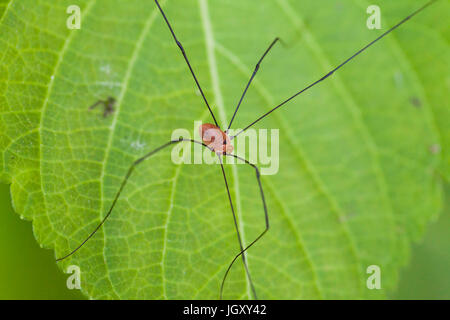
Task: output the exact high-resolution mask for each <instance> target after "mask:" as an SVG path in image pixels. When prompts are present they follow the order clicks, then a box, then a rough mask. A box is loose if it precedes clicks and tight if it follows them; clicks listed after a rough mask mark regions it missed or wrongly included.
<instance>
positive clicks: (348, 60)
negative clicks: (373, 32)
mask: <svg viewBox="0 0 450 320" xmlns="http://www.w3.org/2000/svg"><path fill="white" fill-rule="evenodd" d="M436 1H437V0H431V1H429V2H427V3H426V4H425V5H424V6H422V7H421V8H420V9H417V10H416V11H414V12H413V13H412V14H410V15H409V16H407V17H406V18H404V19H403V20H402V21H400V22H399V23H397V24H396V25H395V26H393V27H392V28H390V29H389V30H387V31H386V32H384V33H383V34H382V35H380V36H379V37H377V38H376V39H375V40H373V41H371V42H370V43H369V44H367V45H366V46H365V47H363V48H362V49H360V50H358V51H357V52H356V53H354V54H353V55H352V56H351V57H350V58H348V59H346V60H345V61H344V62H342V63H341V64H340V65H338V66H337V67H336V68H334V69H333V70H331V71H330V72H328V73H327V74H326V75H324V76H323V77H322V78H320V79H319V80H316V81H314V82H313V83H311V84H310V85H309V86H307V87H305V88H304V89H302V90H300V91H299V92H297V93H296V94H294V95H293V96H291V97H290V98H288V99H286V100H284V101H283V102H282V103H280V104H279V105H277V106H276V107H275V108H272V109H271V110H269V111H268V112H266V113H264V114H263V115H262V116H260V117H259V118H257V119H256V120H255V121H253V122H252V123H250V124H249V125H248V126H246V127H245V128H244V129H242V130H241V131H239V132H238V133H237V134H235V135H234V136H232V137H230V139H231V140H232V139H234V138H236V137H237V136H238V135H240V134H241V133H242V132H244V131H245V130H247V129H248V128H250V127H251V126H253V125H254V124H255V123H257V122H258V121H261V120H262V119H264V118H265V117H267V116H268V115H269V114H271V113H272V112H273V111H275V110H277V109H278V108H280V107H282V106H283V105H284V104H286V103H287V102H289V101H291V100H292V99H294V98H295V97H297V96H298V95H300V94H301V93H303V92H305V91H306V90H308V89H310V88H312V87H314V86H315V85H316V84H318V83H320V82H322V81H323V80H325V79H327V78H328V77H329V76H331V75H332V74H333V73H335V72H336V71H337V70H339V69H340V68H342V67H343V66H344V65H346V64H347V63H348V62H350V61H351V60H353V58H355V57H356V56H358V55H359V54H360V53H362V52H364V51H365V50H366V49H368V48H369V47H370V46H372V45H373V44H375V43H376V42H378V41H379V40H381V39H382V38H384V37H385V36H386V35H388V34H389V33H391V32H392V31H394V30H395V29H397V28H398V27H400V26H401V25H402V24H403V23H405V22H406V21H408V20H409V19H411V18H412V17H414V16H415V15H416V14H418V13H419V12H421V11H422V10H424V9H425V8H427V7H428V6H430V5H431V4H433V3H434V2H436Z"/></svg>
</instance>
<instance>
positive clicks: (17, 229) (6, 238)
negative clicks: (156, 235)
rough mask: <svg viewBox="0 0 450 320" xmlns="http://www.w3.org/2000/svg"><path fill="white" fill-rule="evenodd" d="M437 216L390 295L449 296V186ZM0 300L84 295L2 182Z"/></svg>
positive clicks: (394, 296)
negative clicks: (69, 284)
mask: <svg viewBox="0 0 450 320" xmlns="http://www.w3.org/2000/svg"><path fill="white" fill-rule="evenodd" d="M445 199H446V201H445V206H444V209H443V212H442V213H441V215H440V216H439V219H438V220H437V221H434V222H433V223H432V224H430V226H429V227H428V229H427V232H426V235H425V237H424V239H423V241H422V242H421V243H420V244H415V245H413V248H412V256H411V261H410V264H409V265H408V266H407V267H405V268H403V270H402V271H401V273H400V283H399V285H398V291H397V292H396V293H393V294H392V296H391V297H390V298H392V299H450V273H449V270H450V237H449V233H448V232H449V230H450V203H449V202H450V201H449V199H450V188H449V187H448V186H447V188H446V190H445ZM0 210H1V213H0V228H1V230H0V248H1V250H0V261H1V264H0V299H83V298H84V297H83V295H82V294H81V293H80V292H79V291H78V290H69V289H67V288H66V279H67V276H66V275H65V274H63V273H62V272H61V271H59V270H58V268H57V266H56V263H55V258H54V255H53V252H52V251H50V250H45V249H41V248H40V247H39V245H38V244H37V242H36V240H35V239H34V236H33V232H32V228H31V223H30V222H28V221H24V220H21V219H20V218H19V216H18V215H17V214H16V213H14V211H13V209H12V207H11V201H10V196H9V186H7V185H6V184H0Z"/></svg>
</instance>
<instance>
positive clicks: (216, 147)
mask: <svg viewBox="0 0 450 320" xmlns="http://www.w3.org/2000/svg"><path fill="white" fill-rule="evenodd" d="M198 131H199V133H200V137H202V141H203V142H204V143H205V144H206V145H207V146H208V148H210V149H211V150H212V151H214V152H215V153H217V154H218V155H221V154H226V153H231V152H233V149H234V148H233V146H232V145H231V139H230V137H229V136H228V134H226V133H225V132H223V131H222V130H221V129H220V128H219V127H218V126H216V125H214V124H212V123H205V124H202V125H201V126H200V127H199V128H198Z"/></svg>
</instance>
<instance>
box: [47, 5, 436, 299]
mask: <svg viewBox="0 0 450 320" xmlns="http://www.w3.org/2000/svg"><path fill="white" fill-rule="evenodd" d="M435 1H437V0H431V1H429V2H428V3H427V4H425V5H424V6H423V7H421V8H420V9H418V10H416V11H414V12H413V13H412V14H410V15H409V16H407V17H406V18H404V19H403V20H401V21H400V22H399V23H397V24H396V25H395V26H393V27H392V28H390V29H389V30H388V31H386V32H384V33H383V34H382V35H380V36H379V37H377V38H376V39H375V40H373V41H372V42H370V43H369V44H367V45H366V46H365V47H363V48H362V49H360V50H359V51H357V52H356V53H355V54H353V55H352V56H351V57H350V58H348V59H347V60H345V61H344V62H342V63H341V64H340V65H338V66H337V67H336V68H334V69H333V70H331V71H330V72H328V73H327V74H326V75H324V76H323V77H322V78H320V79H319V80H317V81H315V82H313V83H311V84H310V85H308V86H307V87H305V88H304V89H302V90H300V91H299V92H297V93H295V94H294V95H293V96H291V97H290V98H288V99H286V100H285V101H283V102H281V103H280V104H279V105H277V106H276V107H274V108H272V109H271V110H269V111H268V112H266V113H264V114H263V115H262V116H260V117H259V118H257V119H256V120H255V121H253V122H252V123H250V124H249V125H248V126H246V127H245V128H244V129H242V130H241V131H239V132H238V133H237V134H235V135H234V136H231V137H230V136H228V130H229V129H230V127H231V124H232V123H233V120H234V118H235V116H236V114H237V112H238V110H239V107H240V105H241V103H242V100H243V99H244V97H245V94H246V93H247V90H248V88H249V87H250V84H251V83H252V81H253V78H254V77H255V75H256V73H257V72H258V70H259V67H260V65H261V62H262V61H263V60H264V58H265V56H266V55H267V54H268V53H269V51H270V49H272V47H273V46H274V45H275V43H276V42H277V41H279V40H280V39H279V38H275V39H274V40H273V41H272V43H271V44H270V45H269V47H268V48H267V50H266V51H265V52H264V54H263V55H262V57H261V58H260V59H259V61H258V62H257V64H256V67H255V69H254V71H253V73H252V75H251V77H250V80H249V81H248V83H247V85H246V86H245V89H244V92H243V93H242V95H241V98H240V99H239V102H238V104H237V107H236V109H235V111H234V113H233V116H232V118H231V120H230V124H229V125H228V128H227V129H226V130H225V131H222V129H220V126H219V124H218V123H217V120H216V117H215V116H214V113H213V112H212V110H211V107H210V105H209V103H208V100H207V99H206V97H205V94H204V93H203V90H202V88H201V86H200V83H199V82H198V80H197V77H196V76H195V73H194V70H193V69H192V66H191V64H190V63H189V60H188V57H187V55H186V52H185V50H184V48H183V46H182V44H181V42H180V41H178V39H177V37H176V35H175V32H174V31H173V29H172V26H171V25H170V23H169V20H168V19H167V17H166V15H165V13H164V11H163V9H162V8H161V6H160V5H159V3H158V1H157V0H155V3H156V5H157V6H158V8H159V10H160V11H161V14H162V16H163V18H164V20H165V22H166V24H167V27H168V28H169V30H170V33H171V34H172V37H173V39H174V40H175V43H176V44H177V46H178V48H179V49H180V51H181V54H182V55H183V57H184V60H185V61H186V64H187V66H188V68H189V71H190V73H191V75H192V77H193V78H194V81H195V84H196V85H197V88H198V90H199V91H200V94H201V96H202V98H203V101H204V102H205V104H206V107H207V108H208V110H209V113H210V114H211V117H212V119H213V120H214V124H211V123H206V124H203V125H202V126H201V127H200V128H199V130H200V136H201V137H202V141H195V140H192V139H183V138H180V139H178V140H171V141H169V142H167V143H165V144H163V145H162V146H160V147H158V148H156V149H154V150H153V151H151V152H149V153H147V154H146V155H144V156H143V157H141V158H139V159H137V160H136V161H134V162H133V164H132V165H131V166H130V168H129V170H128V172H127V174H126V175H125V177H124V179H123V181H122V184H121V185H120V188H119V190H118V192H117V193H116V196H115V197H114V200H113V202H112V204H111V207H110V208H109V210H108V213H107V214H106V216H105V217H104V218H103V220H102V221H101V222H100V224H99V225H98V226H97V227H96V228H95V229H94V231H92V232H91V233H90V234H89V236H88V237H87V238H86V239H85V240H84V241H83V242H82V243H81V244H80V245H79V246H78V247H76V248H75V249H74V250H73V251H72V252H70V253H69V254H67V255H65V256H64V257H62V258H59V259H57V260H56V261H61V260H64V259H66V258H67V257H69V256H71V255H72V254H74V253H75V252H76V251H77V250H78V249H80V248H81V247H82V246H83V245H84V244H85V243H86V242H87V241H88V240H89V239H90V238H91V237H92V236H93V235H94V234H95V233H96V232H97V231H98V229H100V227H101V226H102V225H103V224H104V223H105V221H106V219H108V217H109V216H110V215H111V212H112V210H113V209H114V206H115V205H116V202H117V200H118V199H119V196H120V193H121V192H122V190H123V188H124V187H125V185H126V183H127V181H128V179H129V177H130V176H131V174H132V172H133V171H134V169H135V168H136V166H137V165H139V164H140V163H141V162H143V161H144V160H146V159H148V158H150V157H151V156H152V155H154V154H155V153H157V152H158V151H160V150H162V149H164V148H166V147H169V146H171V145H173V144H176V143H179V142H192V143H197V144H200V145H202V146H204V147H206V148H208V149H210V150H211V151H213V152H215V153H216V155H217V157H218V158H219V163H220V166H221V169H222V175H223V179H224V182H225V187H226V189H227V193H228V200H229V203H230V208H231V212H232V214H233V219H234V226H235V228H236V234H237V238H238V241H239V246H240V252H239V253H238V254H237V255H236V256H235V257H234V258H233V260H232V261H231V263H230V265H229V266H228V268H227V270H226V271H225V274H224V276H223V279H222V283H221V286H220V298H221V299H222V295H223V287H224V284H225V280H226V278H227V276H228V273H229V271H230V269H231V267H232V266H233V264H234V262H235V261H236V260H237V259H238V258H239V257H240V256H241V257H242V262H243V264H244V268H245V272H246V275H247V278H248V282H249V284H250V287H251V291H252V294H253V296H254V298H255V299H257V295H256V290H255V287H254V285H253V281H252V279H251V276H250V272H249V270H248V266H247V261H246V258H245V251H247V250H248V249H249V248H250V247H251V246H253V245H254V244H255V243H256V242H257V241H258V240H259V239H261V237H262V236H264V234H265V233H266V232H267V231H268V230H269V215H268V212H267V206H266V201H265V198H264V191H263V188H262V184H261V179H260V172H259V169H258V167H257V166H256V165H254V164H252V163H250V162H249V161H247V160H246V159H244V158H242V157H239V156H237V155H235V154H232V153H231V152H233V146H232V145H231V143H230V142H231V140H232V139H234V138H236V137H237V136H238V135H239V134H241V133H242V132H244V131H245V130H247V129H248V128H250V127H251V126H253V125H254V124H256V123H257V122H259V121H261V120H262V119H264V118H265V117H267V116H268V115H269V114H271V113H272V112H273V111H275V110H277V109H278V108H280V107H282V106H283V105H284V104H286V103H287V102H289V101H291V100H292V99H294V98H295V97H297V96H298V95H300V94H301V93H303V92H305V91H306V90H308V89H310V88H312V87H313V86H315V85H316V84H318V83H319V82H321V81H323V80H325V79H326V78H328V77H329V76H331V75H332V74H333V73H334V72H336V71H337V70H338V69H340V68H342V67H343V66H344V65H345V64H347V63H348V62H349V61H350V60H352V59H353V58H355V57H356V56H357V55H359V54H360V53H362V52H363V51H364V50H366V49H367V48H369V47H370V46H372V45H373V44H374V43H375V42H377V41H378V40H380V39H382V38H383V37H384V36H386V35H387V34H389V33H390V32H392V31H393V30H395V29H397V28H398V27H399V26H401V25H402V24H403V23H405V22H406V21H408V20H409V19H411V18H412V17H413V16H415V15H416V14H418V13H419V12H421V11H422V10H424V9H425V8H427V7H428V6H430V5H431V4H432V3H434V2H435ZM114 102H115V100H114V98H111V97H109V98H108V99H107V100H100V101H98V102H96V103H95V104H94V105H92V106H91V107H90V109H92V108H94V107H95V106H97V105H99V104H103V105H104V107H105V113H104V116H107V115H108V113H109V112H112V111H113V109H112V106H113V104H114ZM223 156H226V157H234V158H236V159H239V160H241V161H244V162H245V163H246V164H247V165H249V166H251V167H253V168H254V169H255V172H256V179H257V181H258V186H259V190H260V193H261V200H262V204H263V208H264V217H265V229H264V230H263V231H262V232H261V233H260V235H259V236H258V237H256V239H254V240H253V241H252V242H251V243H250V244H249V245H247V246H246V247H245V248H244V247H243V245H242V240H241V235H240V233H239V227H238V223H237V220H236V214H235V212H234V207H233V202H232V200H231V194H230V189H229V187H228V181H227V176H226V174H225V170H224V167H223V161H222V157H223Z"/></svg>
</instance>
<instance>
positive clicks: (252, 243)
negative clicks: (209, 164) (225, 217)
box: [220, 154, 269, 299]
mask: <svg viewBox="0 0 450 320" xmlns="http://www.w3.org/2000/svg"><path fill="white" fill-rule="evenodd" d="M225 156H228V157H234V158H236V159H239V160H242V161H244V162H245V163H246V164H248V165H250V166H252V167H253V169H255V171H256V180H258V185H259V191H260V193H261V199H262V203H263V207H264V216H265V223H266V227H265V229H264V231H263V232H261V233H260V234H259V236H258V237H256V239H255V240H253V241H252V242H251V243H250V244H249V245H248V246H246V247H245V248H244V249H243V248H242V245H241V252H239V253H238V254H237V255H236V256H235V257H234V258H233V260H232V261H231V263H230V265H229V266H228V268H227V271H226V272H225V275H224V277H223V279H222V285H221V286H220V299H222V293H223V287H224V284H225V280H226V278H227V276H228V273H229V272H230V270H231V267H232V266H233V264H234V262H235V261H236V260H237V259H238V258H239V256H242V259H243V260H244V257H245V254H244V252H245V251H247V250H248V249H249V248H250V247H251V246H253V245H254V244H255V243H256V242H257V241H258V240H259V239H261V238H262V236H264V234H266V232H267V231H268V230H269V214H268V212H267V205H266V199H265V197H264V191H263V187H262V184H261V178H260V176H261V174H260V173H259V170H258V167H257V166H255V165H254V164H252V163H250V162H248V161H247V160H246V159H244V158H241V157H239V156H237V155H234V154H225ZM220 164H221V165H222V162H221V163H220ZM222 172H223V176H224V178H225V184H227V182H226V177H225V171H224V169H223V165H222ZM227 191H228V197H229V199H230V205H231V210H232V211H233V217H234V221H235V224H236V216H235V214H234V210H233V205H232V203H231V197H230V191H229V190H228V185H227ZM236 230H237V224H236ZM238 235H239V231H238ZM239 242H240V238H239ZM244 263H245V260H244ZM245 266H246V267H247V264H246V263H245ZM247 274H248V275H249V276H250V273H248V271H247ZM252 289H253V290H254V288H253V283H252ZM254 294H255V293H254ZM255 299H257V297H256V294H255Z"/></svg>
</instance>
